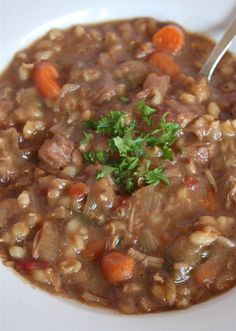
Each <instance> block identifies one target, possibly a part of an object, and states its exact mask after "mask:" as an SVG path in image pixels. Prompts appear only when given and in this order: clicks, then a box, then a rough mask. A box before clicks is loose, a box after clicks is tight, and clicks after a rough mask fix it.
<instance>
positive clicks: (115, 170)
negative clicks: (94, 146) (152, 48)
mask: <svg viewBox="0 0 236 331" xmlns="http://www.w3.org/2000/svg"><path fill="white" fill-rule="evenodd" d="M137 107H138V109H139V111H140V114H141V115H142V117H143V120H144V121H145V122H146V123H147V124H148V125H151V124H152V120H151V118H150V117H151V115H152V114H154V113H155V112H156V109H154V108H151V107H150V106H148V105H147V104H146V103H145V102H144V101H140V102H139V103H138V104H137ZM167 115H168V114H167V113H166V114H164V115H163V116H162V118H161V119H160V123H159V125H158V126H157V128H156V129H155V130H150V131H151V132H149V133H144V132H142V131H140V130H138V129H137V122H136V121H135V120H132V121H131V122H130V123H129V124H127V123H126V121H125V117H126V113H125V112H123V111H110V112H109V113H108V114H107V115H105V116H102V117H101V118H100V119H99V120H98V121H97V122H94V121H86V122H84V123H85V124H84V125H85V126H86V127H87V128H89V129H93V130H96V133H97V134H100V135H106V136H108V137H107V138H106V142H107V145H106V147H105V149H104V150H100V151H98V152H94V151H87V152H85V153H84V158H85V160H86V161H88V162H90V163H94V162H96V163H97V164H100V165H103V166H102V168H101V169H100V170H98V171H97V174H96V178H97V179H99V178H102V177H105V176H108V175H112V178H113V180H114V182H115V183H116V184H117V185H118V186H119V187H120V189H122V190H124V191H125V192H128V193H131V192H132V191H134V190H135V189H136V188H137V187H138V184H139V185H140V184H141V185H151V184H152V185H158V184H159V183H160V182H164V183H166V184H167V185H169V179H168V178H167V176H166V175H165V172H164V169H162V168H155V169H153V170H149V167H151V164H152V162H151V161H152V159H150V156H149V154H148V152H147V151H146V147H147V146H151V147H155V146H157V147H158V148H160V149H161V150H162V154H161V155H162V157H163V158H164V159H167V160H173V154H174V152H173V150H172V148H171V146H172V144H173V143H174V142H175V140H176V139H177V138H178V135H179V132H180V126H179V124H177V123H174V122H168V121H167V119H166V117H167ZM92 136H93V134H90V133H86V132H85V133H84V139H83V141H85V142H87V141H89V140H90V139H91V137H92ZM157 157H158V156H157ZM143 168H144V170H142V169H143Z"/></svg>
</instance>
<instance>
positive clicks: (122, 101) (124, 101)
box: [120, 95, 129, 105]
mask: <svg viewBox="0 0 236 331" xmlns="http://www.w3.org/2000/svg"><path fill="white" fill-rule="evenodd" d="M120 102H121V103H122V104H123V105H127V103H128V102H129V98H127V97H126V96H124V95H123V96H121V97H120Z"/></svg>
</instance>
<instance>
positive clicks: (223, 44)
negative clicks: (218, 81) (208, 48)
mask: <svg viewBox="0 0 236 331" xmlns="http://www.w3.org/2000/svg"><path fill="white" fill-rule="evenodd" d="M235 35H236V17H235V18H234V19H233V21H232V22H231V23H230V25H229V27H228V28H227V30H226V32H225V33H224V35H223V37H222V38H221V40H220V41H219V42H218V44H216V46H215V47H214V49H213V51H212V52H211V54H210V56H209V57H208V59H207V61H206V62H205V64H204V65H203V67H202V69H201V70H200V72H199V75H203V76H205V77H206V78H207V80H208V81H209V82H210V80H211V77H212V74H213V72H214V70H215V68H216V66H217V64H218V63H219V62H220V60H221V59H222V57H223V55H224V54H225V52H226V51H227V49H228V48H229V46H230V45H231V43H232V41H233V39H234V37H235Z"/></svg>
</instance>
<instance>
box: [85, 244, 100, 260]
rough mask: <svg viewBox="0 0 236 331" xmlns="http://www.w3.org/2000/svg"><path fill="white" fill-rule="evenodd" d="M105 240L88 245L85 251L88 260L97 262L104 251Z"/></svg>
mask: <svg viewBox="0 0 236 331" xmlns="http://www.w3.org/2000/svg"><path fill="white" fill-rule="evenodd" d="M104 246H105V242H104V240H98V241H95V242H92V243H90V244H88V245H87V246H86V248H85V250H84V251H83V255H84V257H86V259H88V260H96V259H97V258H98V257H99V256H100V255H102V253H103V251H104Z"/></svg>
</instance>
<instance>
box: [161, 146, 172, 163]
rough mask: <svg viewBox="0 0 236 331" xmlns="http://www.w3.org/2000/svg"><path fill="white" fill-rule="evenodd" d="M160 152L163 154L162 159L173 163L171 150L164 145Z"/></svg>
mask: <svg viewBox="0 0 236 331" xmlns="http://www.w3.org/2000/svg"><path fill="white" fill-rule="evenodd" d="M162 152H163V158H164V159H167V160H170V161H173V150H172V149H171V148H170V147H169V146H167V145H164V146H163V147H162Z"/></svg>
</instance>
